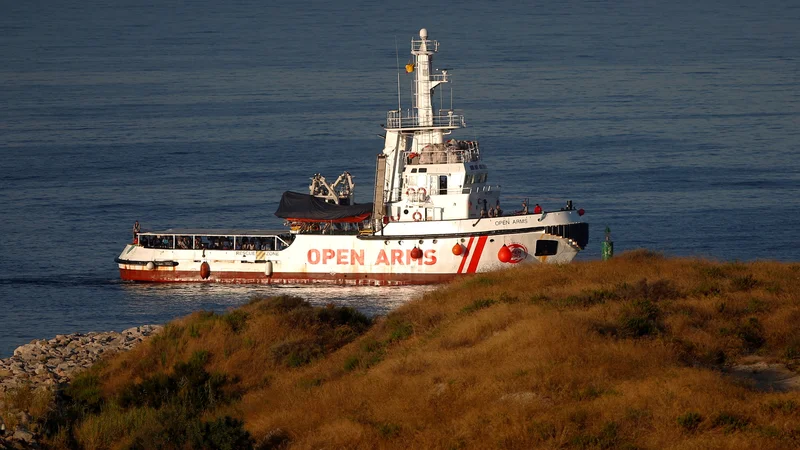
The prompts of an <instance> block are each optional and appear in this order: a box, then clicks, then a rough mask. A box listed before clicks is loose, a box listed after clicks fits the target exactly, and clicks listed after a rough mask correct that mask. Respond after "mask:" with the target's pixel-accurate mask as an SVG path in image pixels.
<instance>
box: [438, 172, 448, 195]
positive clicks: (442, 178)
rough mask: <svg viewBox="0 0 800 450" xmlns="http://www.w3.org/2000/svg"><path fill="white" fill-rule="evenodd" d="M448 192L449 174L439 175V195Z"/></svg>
mask: <svg viewBox="0 0 800 450" xmlns="http://www.w3.org/2000/svg"><path fill="white" fill-rule="evenodd" d="M445 194H447V175H439V195H445Z"/></svg>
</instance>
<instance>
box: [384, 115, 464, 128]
mask: <svg viewBox="0 0 800 450" xmlns="http://www.w3.org/2000/svg"><path fill="white" fill-rule="evenodd" d="M431 119H432V124H431V125H421V124H420V119H419V116H418V115H417V114H416V113H412V112H411V111H407V112H406V113H405V114H403V112H402V111H389V112H388V113H387V114H386V128H388V129H398V128H399V129H403V128H422V127H428V126H431V127H434V128H464V127H466V126H467V123H466V121H465V120H464V115H463V114H438V115H435V116H432V117H431Z"/></svg>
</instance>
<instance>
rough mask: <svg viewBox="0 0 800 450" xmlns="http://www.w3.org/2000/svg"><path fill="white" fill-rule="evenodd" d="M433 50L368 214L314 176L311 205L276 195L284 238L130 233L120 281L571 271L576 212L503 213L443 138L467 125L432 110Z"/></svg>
mask: <svg viewBox="0 0 800 450" xmlns="http://www.w3.org/2000/svg"><path fill="white" fill-rule="evenodd" d="M438 50H439V43H438V41H434V40H430V39H428V33H427V30H425V29H424V28H423V29H422V30H420V34H419V39H412V41H411V54H412V55H413V62H412V63H409V64H408V65H407V66H406V71H407V72H408V73H411V74H413V76H414V83H413V86H414V88H413V98H414V107H413V108H411V109H409V110H401V109H397V110H393V111H389V113H388V114H387V117H386V123H385V124H384V125H383V127H384V130H385V143H384V148H383V151H382V152H381V153H380V154H379V155H378V156H377V161H376V170H375V189H374V195H373V202H372V203H364V204H356V203H355V201H354V188H355V184H354V183H353V180H352V177H351V176H350V174H349V173H347V172H345V173H344V174H342V175H341V176H340V177H339V178H338V179H337V180H336V181H335V182H333V183H329V182H328V181H327V180H326V179H325V178H324V177H323V176H322V175H320V174H316V175H315V176H314V178H312V183H311V185H310V186H309V193H308V194H304V193H297V192H285V193H284V194H283V197H282V199H281V202H280V205H279V207H278V210H277V211H276V213H275V214H276V215H277V216H278V217H281V218H283V219H285V220H286V224H287V228H286V229H283V230H257V229H221V230H202V229H168V230H163V231H149V232H138V230H135V232H134V241H133V243H131V244H128V245H126V246H125V248H124V249H123V251H122V253H121V254H120V255H119V256H118V257H117V258H116V260H115V261H116V262H117V264H118V265H119V270H120V276H121V277H122V279H123V280H130V281H145V282H223V283H266V284H289V283H334V284H353V285H402V284H428V283H439V282H444V281H448V280H451V279H453V278H456V277H458V276H461V275H465V274H471V273H476V272H486V271H490V270H495V269H500V268H503V267H509V266H511V265H514V264H520V263H545V262H549V263H567V262H570V261H572V259H573V258H574V257H575V255H577V253H578V252H579V251H581V250H582V249H583V248H584V247H585V246H586V244H587V243H588V240H589V225H588V223H586V222H585V221H584V220H583V215H584V211H583V210H582V209H575V208H574V207H573V206H572V202H571V201H567V202H566V206H565V207H562V208H560V209H559V210H552V211H548V210H543V209H542V208H541V207H540V206H539V205H538V204H536V205H535V206H530V205H528V203H527V202H524V203H523V204H522V207H521V209H520V210H518V211H514V212H507V211H503V210H502V208H501V203H500V186H499V185H493V184H490V180H489V168H488V167H487V165H486V163H485V162H484V161H483V158H482V155H481V149H480V146H479V144H478V142H477V141H468V140H458V139H454V138H449V139H446V137H449V136H450V135H451V134H453V133H454V132H455V131H457V130H459V129H461V128H464V127H465V126H466V122H465V120H464V116H463V115H462V114H459V113H457V112H456V111H454V110H452V109H447V110H443V109H437V110H436V111H434V106H433V98H434V92H435V91H436V90H437V89H439V88H440V87H442V85H444V84H446V83H449V81H450V80H449V74H448V71H446V70H442V71H440V72H436V73H434V71H433V70H432V69H431V67H432V65H431V64H432V58H433V55H434V54H435V53H436V52H438ZM440 106H441V105H440Z"/></svg>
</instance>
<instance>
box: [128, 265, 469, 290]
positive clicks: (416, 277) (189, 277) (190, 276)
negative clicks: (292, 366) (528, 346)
mask: <svg viewBox="0 0 800 450" xmlns="http://www.w3.org/2000/svg"><path fill="white" fill-rule="evenodd" d="M119 273H120V276H121V277H122V279H123V280H127V281H138V282H148V283H222V284H225V283H230V284H330V285H351V286H404V285H424V284H435V283H445V282H448V281H451V280H453V279H455V278H457V277H459V276H465V275H466V274H461V275H459V274H436V273H433V274H426V273H416V274H410V273H398V274H394V273H385V274H344V273H338V274H337V273H302V272H295V273H290V272H283V273H278V272H276V273H273V274H272V275H271V276H267V275H265V274H263V273H258V272H218V273H213V272H212V273H211V275H210V276H209V278H208V279H203V278H202V277H201V276H200V273H199V272H190V271H179V270H150V271H147V270H130V269H120V270H119Z"/></svg>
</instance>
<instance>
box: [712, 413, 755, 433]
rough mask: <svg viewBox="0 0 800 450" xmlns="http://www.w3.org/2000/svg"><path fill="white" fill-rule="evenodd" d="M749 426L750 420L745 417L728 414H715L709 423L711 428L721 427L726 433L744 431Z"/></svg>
mask: <svg viewBox="0 0 800 450" xmlns="http://www.w3.org/2000/svg"><path fill="white" fill-rule="evenodd" d="M749 424H750V420H749V419H747V418H746V417H744V416H741V415H738V414H734V413H730V412H721V413H719V414H717V416H716V417H714V420H713V421H712V422H711V426H713V427H715V428H717V427H722V428H723V429H724V430H725V432H726V433H732V432H734V431H741V430H744V429H745V428H747V426H748V425H749Z"/></svg>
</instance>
